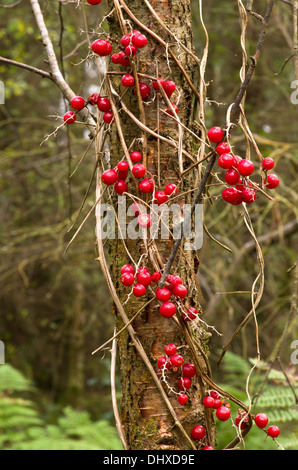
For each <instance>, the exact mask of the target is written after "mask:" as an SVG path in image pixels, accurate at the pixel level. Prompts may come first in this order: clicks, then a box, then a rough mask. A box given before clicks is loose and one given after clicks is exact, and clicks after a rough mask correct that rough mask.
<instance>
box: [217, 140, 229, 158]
mask: <svg viewBox="0 0 298 470" xmlns="http://www.w3.org/2000/svg"><path fill="white" fill-rule="evenodd" d="M230 151H231V147H230V146H229V144H227V142H221V143H220V144H218V145H217V147H216V152H217V153H218V155H222V154H223V153H230Z"/></svg>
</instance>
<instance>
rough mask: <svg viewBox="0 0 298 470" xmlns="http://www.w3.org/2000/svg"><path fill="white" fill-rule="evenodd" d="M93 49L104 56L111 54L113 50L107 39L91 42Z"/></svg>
mask: <svg viewBox="0 0 298 470" xmlns="http://www.w3.org/2000/svg"><path fill="white" fill-rule="evenodd" d="M91 49H92V51H93V52H94V53H95V54H97V55H99V56H102V57H105V56H107V55H110V54H111V52H112V45H111V43H109V41H105V40H104V39H97V40H96V41H94V42H93V43H92V44H91Z"/></svg>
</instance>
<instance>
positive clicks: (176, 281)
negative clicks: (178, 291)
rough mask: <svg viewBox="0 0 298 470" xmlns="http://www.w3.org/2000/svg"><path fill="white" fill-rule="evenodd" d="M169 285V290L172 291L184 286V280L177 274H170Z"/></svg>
mask: <svg viewBox="0 0 298 470" xmlns="http://www.w3.org/2000/svg"><path fill="white" fill-rule="evenodd" d="M167 284H168V286H167V287H168V289H169V290H170V291H172V290H173V288H174V287H175V286H176V285H177V284H182V279H181V277H179V276H177V275H176V274H169V275H168V277H167Z"/></svg>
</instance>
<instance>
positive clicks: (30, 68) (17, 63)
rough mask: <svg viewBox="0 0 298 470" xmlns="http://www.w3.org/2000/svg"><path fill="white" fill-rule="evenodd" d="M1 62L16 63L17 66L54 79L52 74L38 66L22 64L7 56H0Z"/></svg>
mask: <svg viewBox="0 0 298 470" xmlns="http://www.w3.org/2000/svg"><path fill="white" fill-rule="evenodd" d="M0 62H2V63H4V64H8V65H14V66H15V67H20V68H22V69H25V70H28V71H29V72H34V73H37V74H38V75H41V76H42V77H43V78H49V79H50V80H52V79H53V77H52V74H51V73H49V72H46V71H45V70H41V69H37V68H36V67H32V65H28V64H22V63H21V62H17V61H15V60H11V59H7V58H6V57H2V56H0Z"/></svg>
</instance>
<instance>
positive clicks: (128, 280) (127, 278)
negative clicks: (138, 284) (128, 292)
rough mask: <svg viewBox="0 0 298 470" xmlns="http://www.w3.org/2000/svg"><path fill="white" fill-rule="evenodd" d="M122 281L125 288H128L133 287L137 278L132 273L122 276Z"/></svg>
mask: <svg viewBox="0 0 298 470" xmlns="http://www.w3.org/2000/svg"><path fill="white" fill-rule="evenodd" d="M120 280H121V282H122V284H123V285H124V286H127V287H128V286H132V285H133V283H134V282H135V277H134V275H133V274H132V273H128V272H126V273H123V274H122V276H121V278H120Z"/></svg>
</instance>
